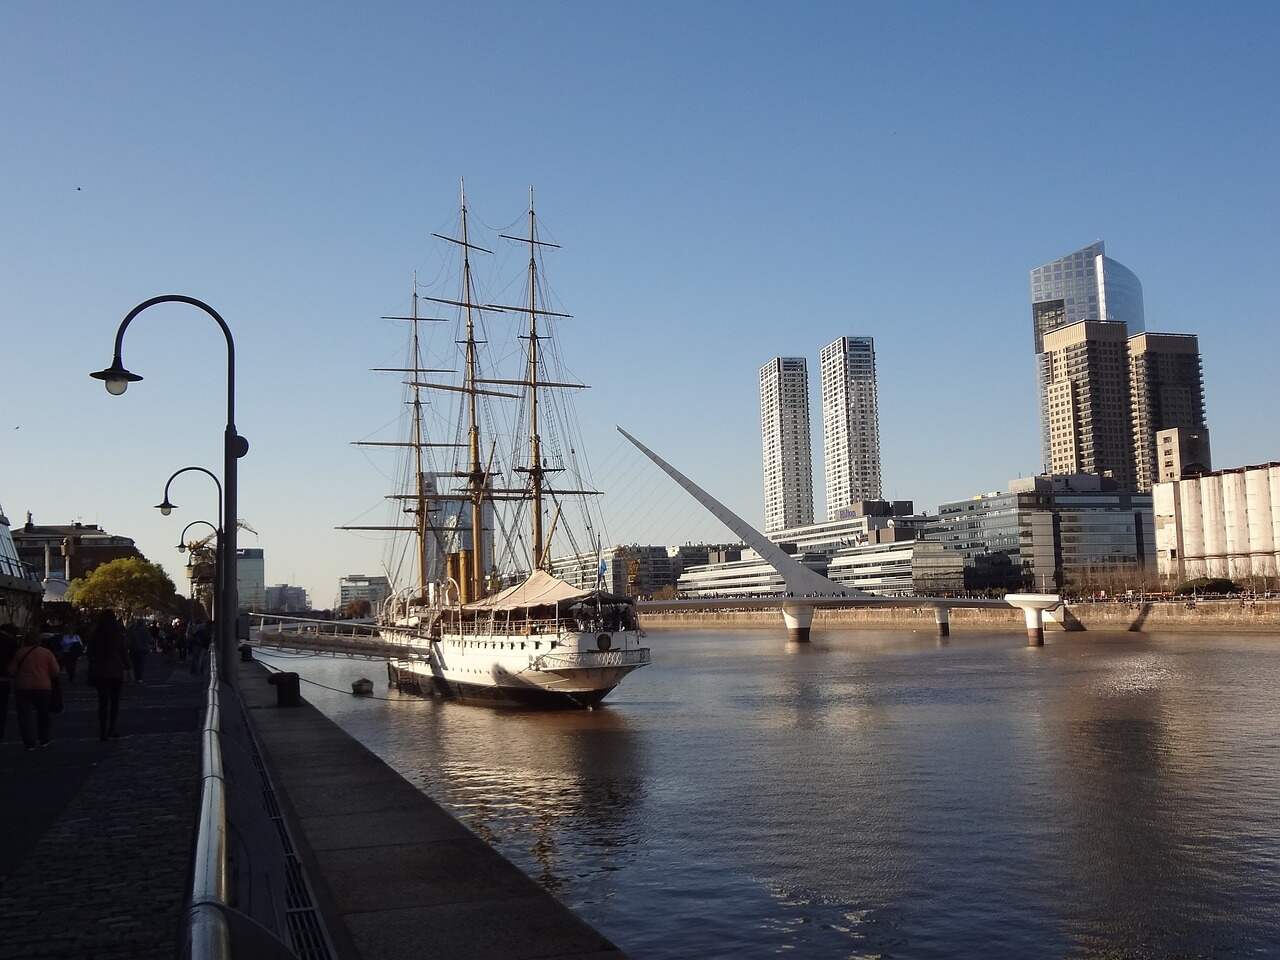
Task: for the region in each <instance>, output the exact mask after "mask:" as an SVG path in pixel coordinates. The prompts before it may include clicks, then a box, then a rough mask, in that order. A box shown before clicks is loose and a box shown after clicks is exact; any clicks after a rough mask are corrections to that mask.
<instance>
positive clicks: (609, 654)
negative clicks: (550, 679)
mask: <svg viewBox="0 0 1280 960" xmlns="http://www.w3.org/2000/svg"><path fill="white" fill-rule="evenodd" d="M651 659H652V658H651V657H650V655H649V648H648V647H632V648H631V649H630V650H565V651H559V650H556V651H553V652H552V653H544V654H543V655H542V656H540V657H538V659H537V660H535V661H534V666H535V667H537V668H538V669H541V670H564V669H572V668H584V667H643V666H645V665H646V664H648V663H650V662H651Z"/></svg>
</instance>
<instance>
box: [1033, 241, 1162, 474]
mask: <svg viewBox="0 0 1280 960" xmlns="http://www.w3.org/2000/svg"><path fill="white" fill-rule="evenodd" d="M1081 320H1111V321H1117V322H1120V323H1123V324H1125V326H1126V328H1127V332H1128V333H1129V334H1135V333H1141V332H1142V331H1143V330H1144V329H1145V322H1146V320H1145V316H1144V312H1143V306H1142V282H1141V281H1140V280H1139V279H1138V275H1137V274H1135V273H1134V272H1133V271H1132V270H1130V269H1129V268H1128V267H1126V266H1125V265H1124V264H1122V263H1118V262H1117V261H1115V260H1112V259H1111V258H1110V257H1108V256H1107V255H1106V250H1105V247H1104V244H1103V242H1102V241H1101V240H1099V241H1097V242H1096V243H1091V244H1090V245H1089V246H1087V247H1083V248H1081V249H1080V250H1077V251H1075V252H1074V253H1069V254H1067V255H1066V256H1065V257H1059V258H1058V259H1057V260H1053V261H1051V262H1049V263H1046V264H1045V265H1044V266H1041V267H1036V268H1035V269H1034V270H1032V271H1031V323H1032V334H1033V337H1034V342H1035V350H1036V363H1037V372H1038V377H1039V383H1040V448H1041V461H1042V462H1043V463H1044V464H1045V465H1046V467H1047V466H1048V464H1049V462H1050V458H1051V449H1052V448H1051V439H1050V430H1049V427H1050V423H1049V403H1048V385H1049V380H1050V365H1049V357H1048V355H1047V354H1046V353H1045V349H1044V337H1045V334H1046V333H1049V332H1051V331H1053V330H1057V329H1059V328H1060V327H1065V326H1067V325H1069V324H1072V323H1078V322H1080V321H1081Z"/></svg>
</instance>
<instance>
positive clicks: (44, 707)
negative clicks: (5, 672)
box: [9, 630, 59, 750]
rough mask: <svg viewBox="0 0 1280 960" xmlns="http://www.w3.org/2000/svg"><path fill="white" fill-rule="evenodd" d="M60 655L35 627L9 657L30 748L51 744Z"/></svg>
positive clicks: (20, 720) (24, 739)
mask: <svg viewBox="0 0 1280 960" xmlns="http://www.w3.org/2000/svg"><path fill="white" fill-rule="evenodd" d="M58 670H59V668H58V658H57V657H55V656H54V655H53V654H52V653H50V652H49V650H48V649H47V648H45V647H42V646H41V645H40V634H38V633H36V632H35V631H34V630H33V631H31V632H30V633H29V634H27V636H26V638H25V642H24V643H23V645H22V647H20V648H19V650H18V652H17V653H15V654H14V655H13V658H12V659H11V660H10V661H9V675H10V676H11V677H13V688H14V690H13V692H14V697H15V699H16V700H17V702H18V730H19V731H20V732H21V733H22V745H23V746H24V747H26V748H27V749H28V750H34V749H35V748H36V741H37V739H38V740H39V743H40V746H42V747H47V746H48V745H49V708H50V706H51V704H52V699H53V691H54V690H55V688H57V686H58Z"/></svg>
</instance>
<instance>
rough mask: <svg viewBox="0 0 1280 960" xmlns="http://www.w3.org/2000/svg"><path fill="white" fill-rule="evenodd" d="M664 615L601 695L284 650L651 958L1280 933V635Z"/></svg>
mask: <svg viewBox="0 0 1280 960" xmlns="http://www.w3.org/2000/svg"><path fill="white" fill-rule="evenodd" d="M649 639H650V643H651V645H652V647H653V651H654V665H653V666H652V667H649V668H647V669H644V670H642V671H639V672H638V673H635V674H633V675H632V676H631V677H630V678H629V679H628V680H627V681H626V682H625V683H624V684H623V685H622V686H621V687H620V688H619V689H618V690H616V691H615V692H614V693H613V694H612V695H611V696H610V699H609V700H608V701H606V703H607V706H606V707H604V708H602V709H598V710H596V711H594V712H589V713H588V712H581V713H579V712H575V713H512V712H503V711H496V710H493V709H490V708H485V707H473V706H463V705H460V704H455V703H443V702H438V701H433V700H424V699H419V698H413V697H407V696H406V697H404V698H398V695H397V694H395V693H387V691H386V689H385V670H384V668H383V665H382V664H381V663H377V662H370V661H361V660H347V659H338V660H335V659H330V658H323V657H306V658H294V657H287V656H280V657H276V658H274V659H273V662H275V663H277V664H278V665H280V666H284V667H287V668H289V669H295V670H298V671H299V672H300V673H301V674H302V675H303V676H304V677H306V678H310V679H312V680H316V681H319V682H322V683H326V684H329V685H331V686H334V687H341V688H344V689H348V690H349V689H350V686H349V684H350V682H351V680H353V679H355V678H356V677H358V676H362V675H363V676H369V677H370V678H372V679H374V680H375V681H377V682H378V683H377V688H376V692H377V693H378V695H380V696H383V695H385V696H390V697H392V698H396V699H394V700H393V701H390V702H388V701H376V700H367V699H366V700H356V699H354V698H352V697H350V696H347V695H343V694H339V693H333V692H330V691H327V690H324V689H322V688H319V687H316V686H314V685H310V684H303V693H304V694H305V695H306V696H307V697H308V698H309V699H311V700H312V702H314V703H316V704H317V705H318V706H319V707H320V708H321V709H322V710H324V711H325V712H326V713H327V714H328V715H329V716H331V717H333V719H335V720H336V721H337V722H338V723H340V724H341V725H342V726H343V727H344V728H346V729H347V730H348V731H350V732H351V733H352V734H353V735H354V736H356V737H357V738H359V739H360V740H361V741H363V742H364V743H365V744H367V745H368V746H369V747H370V748H371V749H372V750H374V751H375V752H376V753H378V754H379V755H380V756H382V757H383V758H384V759H385V760H386V761H387V762H388V763H390V764H391V765H392V766H393V767H395V768H396V769H397V770H399V771H400V772H401V773H402V774H403V775H404V776H406V777H407V778H408V779H410V780H411V781H412V782H414V783H416V784H418V785H420V786H421V787H422V789H423V790H425V791H426V792H427V793H429V794H430V795H431V796H432V797H433V798H435V799H436V800H438V801H439V802H441V803H442V804H444V805H445V806H446V807H447V808H449V809H450V810H451V811H453V812H454V813H455V814H456V815H457V816H458V817H460V818H461V819H462V820H463V821H464V822H465V823H466V824H467V825H468V826H469V827H471V828H472V829H473V830H475V831H476V832H477V833H479V834H480V835H482V836H483V837H485V838H486V839H487V840H489V841H490V842H491V843H492V844H493V845H494V846H495V847H497V848H498V849H499V850H500V851H502V852H503V853H504V854H505V855H507V856H508V857H509V858H510V859H512V860H513V861H515V862H516V863H517V864H519V865H520V866H521V867H522V868H523V869H524V870H525V871H526V872H528V873H529V874H530V875H531V876H533V877H534V878H535V879H537V880H538V881H539V882H540V883H541V884H542V885H543V886H545V887H546V888H547V889H548V890H551V891H552V892H553V893H555V894H556V896H558V897H559V898H560V899H561V900H563V901H564V902H565V903H566V904H568V905H569V906H570V907H572V908H573V909H575V910H577V911H578V912H579V913H580V914H581V915H582V916H583V917H585V918H586V919H587V920H588V921H590V922H591V923H593V924H594V925H595V926H596V927H598V928H599V929H600V930H601V931H602V932H603V933H604V934H605V935H607V936H608V937H610V938H611V939H612V940H614V941H615V942H616V943H617V944H618V945H619V946H621V947H622V948H623V949H625V950H626V951H628V952H629V953H631V954H632V956H634V957H636V958H638V960H645V958H682V960H683V958H688V957H734V958H750V957H766V956H774V955H777V954H779V953H785V952H790V953H792V954H793V955H795V956H800V957H920V958H927V957H1017V958H1025V957H1041V956H1053V957H1060V956H1070V957H1107V958H1111V957H1170V956H1177V957H1201V956H1203V957H1235V956H1277V955H1280V910H1278V909H1277V908H1278V907H1280V871H1278V870H1277V867H1278V866H1280V739H1278V738H1277V733H1278V732H1280V707H1278V706H1277V701H1276V691H1277V690H1278V689H1280V635H1277V636H1258V635H1251V636H1236V637H1230V636H1211V635H1200V636H1181V637H1175V636H1154V635H1141V634H1110V635H1108V634H1096V633H1084V634H1069V635H1063V634H1050V638H1049V641H1048V644H1047V645H1046V646H1045V647H1043V648H1039V649H1034V648H1033V649H1029V648H1027V647H1025V646H1024V642H1023V640H1022V638H1021V637H1020V636H1018V635H1014V634H992V635H974V634H971V633H965V634H962V635H960V636H955V637H952V638H951V641H950V643H945V645H944V644H942V643H940V642H939V641H937V640H935V638H933V637H932V636H927V635H924V634H921V633H915V634H912V633H905V632H874V631H865V630H863V631H838V632H827V633H824V634H823V635H822V636H819V637H817V638H816V639H815V641H814V642H813V643H812V644H810V645H807V646H806V645H787V644H786V643H785V641H784V640H783V639H782V638H781V637H779V636H778V635H777V633H775V632H773V631H766V630H760V631H738V632H687V633H678V632H668V631H651V632H650V635H649Z"/></svg>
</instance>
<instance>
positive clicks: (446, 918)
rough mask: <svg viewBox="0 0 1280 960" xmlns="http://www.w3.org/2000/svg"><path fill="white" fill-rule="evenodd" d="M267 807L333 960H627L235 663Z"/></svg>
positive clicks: (351, 743)
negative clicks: (273, 806) (280, 827)
mask: <svg viewBox="0 0 1280 960" xmlns="http://www.w3.org/2000/svg"><path fill="white" fill-rule="evenodd" d="M238 667H239V670H240V673H239V676H240V684H241V697H242V698H243V701H244V705H245V707H246V708H247V711H248V714H249V719H250V724H251V725H252V727H253V730H254V733H255V735H256V739H257V742H258V746H259V749H260V750H261V752H262V757H263V762H264V766H265V768H266V770H267V771H268V774H269V776H270V779H271V784H272V787H273V789H274V794H275V797H276V802H277V803H278V804H279V806H280V809H281V811H282V813H283V815H284V818H285V820H286V822H287V824H288V829H289V834H290V837H291V839H292V842H293V846H294V849H295V851H296V853H297V856H298V858H299V860H300V861H301V863H302V866H303V870H304V873H305V876H306V880H307V884H308V886H309V887H310V890H311V892H312V895H313V898H314V900H315V903H316V908H317V912H318V913H319V915H320V916H321V917H322V918H323V923H324V925H325V927H326V932H327V934H328V937H329V940H330V942H331V944H332V946H333V950H334V953H335V954H336V956H337V957H339V958H360V960H374V958H381V960H398V958H405V960H408V958H410V957H413V958H422V957H428V958H429V957H442V958H443V957H447V958H449V960H535V958H541V960H569V958H573V960H622V958H623V956H624V955H623V954H622V953H621V951H619V950H618V948H617V947H615V946H614V945H613V944H612V943H610V942H609V941H608V940H607V939H605V937H604V936H602V935H601V934H600V933H598V932H597V931H596V930H594V929H592V928H591V927H590V926H589V925H588V924H586V923H585V922H584V921H583V920H581V919H580V918H579V917H577V916H575V915H574V914H573V913H572V912H571V911H570V910H569V909H568V908H567V907H565V906H564V905H563V904H561V903H560V902H559V901H558V900H556V899H555V898H554V897H553V896H551V894H549V893H547V892H546V891H545V890H543V889H542V888H541V887H540V886H538V884H537V883H535V882H534V881H533V880H531V879H530V878H529V877H527V876H526V875H525V874H524V873H522V872H521V871H520V870H519V869H518V868H517V867H515V866H514V865H513V864H512V863H510V862H509V861H508V860H506V859H505V858H503V857H502V856H501V855H500V854H498V853H497V852H496V851H494V850H493V848H491V847H490V846H489V845H488V844H487V843H485V842H484V841H483V840H481V839H480V838H479V837H478V836H476V835H475V834H474V833H472V832H471V831H470V830H468V829H467V828H466V827H465V826H463V825H462V824H461V823H460V822H459V821H458V820H457V819H455V818H454V817H453V816H452V815H450V814H449V813H447V812H446V811H445V810H443V809H442V808H441V807H440V806H439V805H438V804H436V803H435V802H434V801H433V800H431V799H430V798H429V797H427V796H426V795H425V794H424V793H422V791H420V790H419V789H417V788H416V787H414V786H413V785H412V784H410V783H409V782H408V781H407V780H405V779H404V778H403V777H402V776H400V775H399V774H398V773H396V772H395V771H394V770H392V769H391V768H390V767H389V766H387V764H386V763H384V762H383V761H382V760H381V759H380V758H378V757H377V756H376V755H374V754H373V753H372V752H370V751H369V750H368V749H366V748H365V747H364V746H363V745H362V744H361V743H359V742H358V741H357V740H355V739H354V738H353V737H351V736H350V735H349V734H347V733H346V732H345V731H344V730H342V729H341V728H340V727H339V726H338V725H337V724H335V723H334V722H333V721H331V720H329V719H328V718H327V717H325V716H324V715H323V714H322V713H320V711H319V710H317V709H316V708H315V707H313V706H311V705H310V704H308V703H306V702H305V701H303V703H302V705H301V706H298V707H293V708H284V707H277V706H276V688H275V687H274V686H272V685H270V684H269V683H268V676H269V674H268V671H267V670H266V668H265V667H263V666H262V665H261V664H258V663H254V662H248V663H240V664H238Z"/></svg>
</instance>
